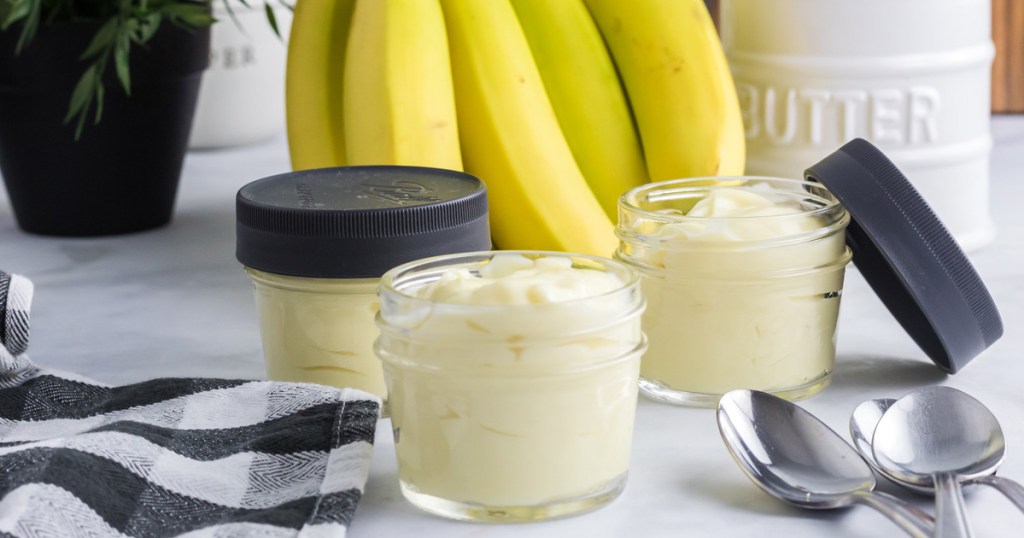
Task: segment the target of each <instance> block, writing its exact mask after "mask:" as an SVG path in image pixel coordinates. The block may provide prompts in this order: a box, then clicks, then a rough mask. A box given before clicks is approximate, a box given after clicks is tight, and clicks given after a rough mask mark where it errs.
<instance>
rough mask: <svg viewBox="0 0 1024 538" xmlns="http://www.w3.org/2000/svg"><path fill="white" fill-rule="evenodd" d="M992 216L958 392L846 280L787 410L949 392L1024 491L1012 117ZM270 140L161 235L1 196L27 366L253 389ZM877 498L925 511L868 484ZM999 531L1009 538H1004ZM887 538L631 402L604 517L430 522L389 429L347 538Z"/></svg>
mask: <svg viewBox="0 0 1024 538" xmlns="http://www.w3.org/2000/svg"><path fill="white" fill-rule="evenodd" d="M992 130H993V135H994V137H995V141H996V147H995V150H994V152H993V155H992V175H991V177H992V184H991V187H992V202H993V205H992V213H993V218H994V219H995V221H996V225H997V226H998V232H999V233H998V237H997V239H996V240H995V241H994V242H993V243H991V244H990V245H988V246H986V247H985V248H983V249H981V250H978V251H976V252H972V253H971V254H970V257H971V259H972V261H973V262H974V263H975V265H976V268H977V270H978V272H979V273H980V274H981V275H982V278H983V279H984V280H985V282H986V283H987V285H988V286H989V288H990V290H991V291H992V294H993V296H994V297H995V298H996V302H997V304H998V306H999V308H1000V310H1001V313H1002V315H1003V321H1004V324H1005V327H1006V333H1005V335H1004V336H1003V338H1002V339H1001V340H1000V341H998V342H997V343H996V344H995V345H994V346H992V347H991V348H990V349H989V350H987V351H986V352H985V353H984V354H982V355H981V356H979V357H978V358H976V359H975V360H974V361H973V362H972V363H971V364H970V365H968V366H967V367H966V368H965V369H964V370H962V371H961V372H960V373H958V374H956V375H954V376H946V375H944V374H942V373H941V372H940V371H939V370H938V369H937V368H936V367H934V366H933V365H931V363H930V362H929V361H928V360H927V358H926V357H925V355H924V353H923V352H921V351H920V350H919V349H918V348H917V347H916V346H915V344H914V343H913V341H911V339H910V338H909V337H908V336H907V335H906V334H905V333H904V332H903V331H902V329H901V328H900V326H899V325H898V323H897V322H896V321H895V320H894V319H893V318H892V316H890V315H889V313H888V311H886V310H885V308H884V307H883V306H882V304H881V302H880V301H879V300H878V299H877V298H876V297H875V296H874V294H873V293H872V291H871V289H870V288H869V287H868V286H867V285H866V283H865V282H864V281H863V279H862V278H861V277H860V275H859V274H858V273H857V271H856V270H855V269H853V268H852V267H851V270H850V271H849V272H848V273H847V283H846V288H845V291H844V296H843V304H842V308H841V314H840V329H839V336H838V359H837V363H836V370H835V373H834V377H833V383H832V386H831V387H829V388H827V389H826V390H825V391H824V392H823V393H821V394H820V395H818V396H816V397H814V398H811V399H809V400H805V401H803V402H801V405H802V406H803V407H804V408H806V409H808V410H809V411H811V412H813V413H815V414H816V415H817V416H818V417H820V418H821V419H822V420H824V421H825V422H826V423H827V424H829V425H830V426H832V427H833V429H835V430H837V431H839V432H840V433H842V434H843V435H844V436H845V435H846V434H845V432H846V424H847V420H848V417H849V414H850V412H851V411H852V410H853V408H854V407H855V406H856V405H857V404H858V403H859V402H861V401H862V400H864V399H867V398H878V397H895V396H899V395H901V394H903V393H905V392H907V391H909V390H911V389H913V388H915V387H918V386H921V385H929V384H945V385H950V386H953V387H956V388H959V389H961V390H964V391H966V392H968V393H970V394H972V395H974V396H975V397H976V398H978V399H980V400H981V401H982V402H983V403H985V404H986V405H988V406H989V407H990V408H991V409H992V410H993V412H994V413H995V414H996V416H997V417H998V418H999V419H1000V420H1001V422H1002V425H1003V428H1004V430H1005V434H1006V439H1007V445H1008V447H1009V452H1008V456H1007V458H1006V462H1005V463H1004V465H1003V467H1002V469H1001V471H1000V473H1001V474H1003V475H1005V476H1008V477H1013V478H1017V479H1020V480H1024V356H1022V352H1021V349H1022V347H1024V331H1019V330H1018V328H1019V327H1021V326H1024V319H1021V318H1022V317H1024V211H1022V210H1021V208H1018V207H1016V206H1017V205H1018V204H1022V203H1024V177H1021V174H1020V171H1021V170H1024V117H1020V116H1018V117H997V118H994V120H993V126H992ZM287 169H288V158H287V147H286V144H285V141H284V138H283V136H279V137H277V138H276V139H274V140H272V141H270V142H266V143H263V144H258V145H254V146H248V147H245V148H240V149H230V150H222V151H216V152H213V151H210V152H192V153H190V154H189V155H188V157H187V159H186V162H185V169H184V172H183V177H182V184H181V186H180V189H179V196H178V204H177V209H176V213H175V217H174V220H173V222H172V223H171V225H170V226H168V227H165V228H163V229H160V230H156V231H152V232H145V233H139V234H132V235H126V236H120V237H108V238H95V239H64V238H48V237H40V236H32V235H28V234H25V233H23V232H21V231H20V230H19V229H18V228H17V226H16V224H15V222H14V217H13V215H12V214H11V211H10V208H9V206H8V204H7V200H6V195H5V194H4V193H3V192H2V191H0V269H3V270H5V271H7V272H15V273H20V274H23V275H25V276H28V277H29V278H31V279H32V280H33V281H34V282H35V285H36V296H35V302H34V306H33V310H32V317H33V319H32V340H31V347H30V355H31V356H32V358H33V359H34V360H35V361H36V362H37V363H39V364H42V365H45V366H48V367H52V368H60V369H64V370H70V371H73V372H76V373H79V374H83V375H87V376H90V377H92V378H95V379H97V380H100V381H103V382H107V383H114V384H121V383H128V382H135V381H141V380H144V379H149V378H153V377H160V376H211V377H243V378H254V377H263V375H264V371H263V365H262V356H261V350H260V340H259V334H258V327H257V317H256V309H255V305H254V301H253V297H252V291H251V287H250V284H249V281H248V278H247V277H246V276H245V275H244V274H243V272H242V269H241V267H240V266H239V264H238V263H237V261H236V260H235V258H234V194H235V192H236V190H237V189H238V188H239V187H241V186H242V185H243V184H245V183H247V182H248V181H251V180H253V179H256V178H259V177H263V176H267V175H271V174H274V173H278V172H282V171H286V170H287ZM879 487H880V489H882V490H884V491H888V492H890V493H896V494H899V495H900V496H902V497H904V498H907V499H910V500H912V501H914V502H915V503H917V504H918V505H919V506H921V507H923V508H926V509H928V510H929V511H931V510H933V506H932V505H931V503H930V502H928V501H927V500H926V499H923V498H920V497H914V496H913V495H911V494H908V493H906V492H904V491H902V490H899V489H898V488H896V487H895V486H892V485H891V484H888V483H886V482H884V481H881V480H880V484H879ZM967 508H968V511H969V514H970V517H971V520H972V523H973V525H974V529H975V531H976V533H977V534H978V535H979V536H1012V535H1019V529H1020V528H1021V526H1022V525H1024V514H1021V513H1020V512H1018V511H1016V510H1015V509H1014V507H1013V505H1012V504H1010V502H1009V501H1008V500H1006V499H1005V498H1003V497H1002V496H1000V495H999V494H998V493H996V492H995V490H992V489H989V488H985V489H981V490H977V491H973V490H972V491H969V492H968V496H967ZM1010 529H1018V530H1017V531H1014V530H1010ZM524 534H525V535H529V536H538V537H543V536H553V537H563V536H567V535H569V536H622V535H629V534H636V535H642V536H712V535H714V536H718V537H722V538H724V537H729V536H751V535H755V534H758V535H765V536H833V537H874V536H880V535H884V536H897V535H899V530H898V529H897V528H896V527H895V526H892V524H891V523H889V522H888V521H887V520H885V519H884V518H883V517H882V516H881V515H879V514H877V513H875V512H874V511H872V510H870V509H868V508H866V507H857V508H852V509H848V510H840V511H831V512H809V511H801V510H799V509H796V508H791V507H789V506H787V505H784V504H782V503H781V502H779V501H777V500H775V499H774V498H772V497H769V496H768V495H767V494H765V493H763V492H762V491H761V490H759V489H758V488H756V487H755V486H754V485H753V484H752V483H751V482H750V481H749V480H748V479H747V478H746V477H745V476H744V475H743V473H742V472H741V471H740V469H739V468H738V467H737V466H736V465H735V464H734V463H733V461H732V459H731V458H730V456H729V454H728V452H727V451H726V449H725V447H724V445H723V444H722V441H721V439H720V437H719V434H718V430H717V427H716V423H715V418H714V412H713V411H712V410H710V409H689V408H679V407H673V406H669V405H664V404H659V403H655V402H653V401H650V400H646V399H643V398H641V401H640V405H639V409H638V412H637V422H636V428H635V433H634V446H633V457H632V465H631V469H630V477H629V483H628V485H627V486H626V489H625V492H624V493H623V494H622V496H621V497H619V498H618V499H617V500H615V501H614V502H612V503H611V504H610V505H608V506H606V507H604V508H602V509H600V510H598V511H595V512H592V513H589V514H585V515H581V516H577V517H572V518H568V519H563V520H558V521H552V522H545V523H534V524H529V525H510V526H502V525H479V524H470V523H460V522H454V521H447V520H442V519H439V518H436V517H433V516H429V515H426V514H424V513H422V512H419V511H418V510H416V509H415V508H413V507H412V506H411V505H410V504H408V503H407V502H405V501H404V499H403V498H402V496H401V494H400V493H399V490H398V482H397V477H396V471H395V457H394V451H393V445H392V441H391V433H390V424H389V423H388V422H387V421H386V420H385V421H382V422H381V423H380V425H379V428H378V435H377V442H376V446H375V448H374V459H373V464H372V470H371V474H370V479H369V482H368V484H367V488H366V495H365V497H364V498H363V500H362V502H361V504H360V506H359V509H358V511H357V512H356V517H355V520H354V521H353V523H352V526H351V528H350V530H349V536H352V537H354V538H360V537H378V536H403V535H417V536H445V537H459V536H465V537H471V536H472V537H484V536H486V537H499V536H522V535H524Z"/></svg>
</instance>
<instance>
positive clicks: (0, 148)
mask: <svg viewBox="0 0 1024 538" xmlns="http://www.w3.org/2000/svg"><path fill="white" fill-rule="evenodd" d="M97 29H98V23H96V24H94V23H66V24H55V25H52V26H49V27H44V28H40V32H39V34H38V35H37V36H36V38H35V39H34V40H33V41H32V43H31V44H30V45H29V46H28V47H27V48H26V49H25V50H24V51H22V53H21V54H20V55H15V54H14V44H15V42H16V41H17V37H18V31H17V30H15V29H12V30H10V31H6V32H0V174H2V175H3V178H4V183H5V184H6V186H7V193H8V197H9V198H10V203H11V207H12V209H13V210H14V216H15V218H16V219H17V221H18V225H19V226H20V227H21V228H22V229H23V230H25V231H27V232H31V233H37V234H45V235H61V236H95V235H110V234H120V233H128V232H136V231H141V230H147V229H150V228H156V227H159V226H163V225H165V224H167V223H168V222H170V220H171V214H172V212H173V210H174V199H175V196H176V194H177V190H178V180H179V177H180V175H181V165H182V161H183V160H184V157H185V151H186V149H187V146H188V137H189V131H190V129H191V125H192V116H193V113H194V112H195V105H196V98H197V96H198V94H199V82H200V78H201V76H202V72H203V70H204V69H206V67H207V65H208V63H209V50H210V32H209V28H205V29H203V30H194V31H187V30H184V29H181V28H178V27H176V26H174V25H173V24H171V23H168V22H165V23H164V24H162V25H161V27H160V30H159V31H158V32H157V33H156V35H154V36H153V38H152V39H151V40H150V42H149V43H147V45H146V46H145V48H142V47H138V46H133V47H132V50H131V54H130V66H131V69H130V73H131V81H132V85H131V90H132V91H131V96H127V95H125V93H124V91H123V90H122V89H121V86H120V84H119V83H118V82H117V80H116V78H115V75H114V66H113V62H111V63H110V65H109V66H108V67H107V73H106V76H105V78H104V87H105V88H106V98H105V100H104V105H103V117H102V120H101V121H100V123H99V124H98V125H94V124H93V123H92V117H91V116H90V118H89V119H88V120H87V122H86V126H85V129H84V130H83V132H82V136H81V139H80V140H78V141H76V140H75V125H74V121H72V122H70V123H69V124H67V125H65V124H64V116H65V113H66V112H67V107H68V100H69V98H70V96H71V91H72V89H73V88H74V85H75V83H76V82H77V81H78V77H79V76H81V74H82V72H83V71H84V69H85V68H86V66H87V64H86V63H85V62H82V61H80V60H79V59H78V58H79V56H80V55H81V54H82V52H83V51H84V50H85V48H86V46H87V45H88V43H89V41H90V40H91V39H92V36H93V35H94V34H95V33H96V30H97Z"/></svg>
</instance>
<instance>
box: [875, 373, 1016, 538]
mask: <svg viewBox="0 0 1024 538" xmlns="http://www.w3.org/2000/svg"><path fill="white" fill-rule="evenodd" d="M871 445H872V454H873V455H874V459H875V461H876V462H877V463H878V465H879V467H881V468H882V470H883V471H884V472H885V473H886V474H887V475H890V476H893V477H895V478H897V479H898V480H899V481H901V482H905V483H908V484H914V485H916V486H920V487H927V486H932V485H933V486H934V487H935V502H936V520H937V526H936V531H937V536H939V537H940V538H941V537H946V536H957V537H967V536H971V530H970V525H969V524H968V522H967V516H966V512H965V509H964V499H963V493H962V491H961V489H960V484H961V482H963V481H965V480H969V479H971V478H977V477H981V476H985V475H990V474H992V473H993V472H995V469H996V467H998V466H999V464H1000V463H1001V462H1002V460H1003V457H1004V455H1005V453H1006V444H1005V441H1004V440H1003V434H1002V430H1001V429H1000V427H999V423H998V421H997V420H996V418H995V416H993V415H992V413H991V412H990V411H989V410H988V409H987V408H986V407H985V406H984V405H982V404H981V402H979V401H978V400H975V399H974V398H972V397H970V396H968V395H967V394H965V393H963V392H960V391H959V390H956V389H953V388H950V387H941V386H936V387H925V388H922V389H918V390H915V391H913V392H911V393H909V394H907V395H906V396H904V397H902V398H900V399H899V400H897V401H896V403H894V404H892V406H891V407H889V408H888V409H887V410H886V411H885V413H884V414H883V415H882V418H881V419H879V421H878V425H877V426H876V427H875V431H874V437H873V439H872V443H871Z"/></svg>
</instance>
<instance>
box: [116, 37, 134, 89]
mask: <svg viewBox="0 0 1024 538" xmlns="http://www.w3.org/2000/svg"><path fill="white" fill-rule="evenodd" d="M131 43H132V42H131V36H130V35H129V34H122V35H120V36H119V39H118V40H117V46H116V47H115V48H114V67H115V69H116V70H117V79H118V80H120V81H121V87H122V88H124V93H126V94H128V95H131V94H132V81H131V75H130V74H129V72H128V53H129V51H130V47H131Z"/></svg>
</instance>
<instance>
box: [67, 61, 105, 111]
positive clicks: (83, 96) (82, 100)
mask: <svg viewBox="0 0 1024 538" xmlns="http://www.w3.org/2000/svg"><path fill="white" fill-rule="evenodd" d="M98 74H99V67H98V66H97V65H96V64H92V65H90V66H89V68H88V69H86V70H85V72H84V73H82V76H81V77H80V78H79V79H78V83H77V84H75V89H74V91H72V92H71V103H70V104H69V105H68V114H67V116H65V117H64V123H68V122H69V121H71V118H73V117H74V116H75V115H76V114H79V113H80V112H81V115H82V116H84V115H85V114H86V113H87V112H88V110H89V102H90V101H92V98H93V95H94V94H95V90H96V79H97V76H98Z"/></svg>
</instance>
